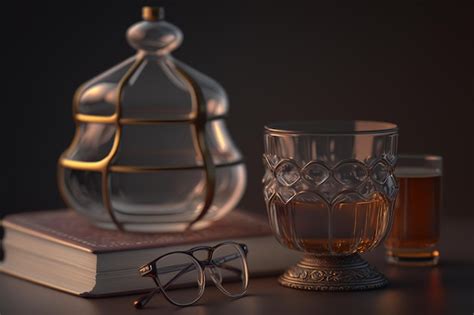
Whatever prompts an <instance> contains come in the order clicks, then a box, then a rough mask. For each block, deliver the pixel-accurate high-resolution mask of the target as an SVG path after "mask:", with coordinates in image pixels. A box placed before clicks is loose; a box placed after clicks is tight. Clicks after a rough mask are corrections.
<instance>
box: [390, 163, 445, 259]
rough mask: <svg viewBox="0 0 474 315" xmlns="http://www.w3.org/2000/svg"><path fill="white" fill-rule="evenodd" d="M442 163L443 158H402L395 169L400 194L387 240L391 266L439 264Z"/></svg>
mask: <svg viewBox="0 0 474 315" xmlns="http://www.w3.org/2000/svg"><path fill="white" fill-rule="evenodd" d="M442 163H443V159H442V158H441V157H440V156H434V155H424V156H423V155H401V156H400V158H399V160H398V162H397V167H396V169H395V174H396V175H397V180H398V182H399V186H400V192H399V194H398V198H397V201H396V203H395V211H394V220H393V226H392V230H391V232H390V234H389V236H388V238H387V240H386V241H385V248H386V250H387V251H386V258H387V261H388V262H389V263H393V264H397V265H407V266H434V265H436V264H437V263H438V260H439V251H438V250H437V247H436V246H437V242H438V239H439V211H440V208H441V176H442V172H443V165H442Z"/></svg>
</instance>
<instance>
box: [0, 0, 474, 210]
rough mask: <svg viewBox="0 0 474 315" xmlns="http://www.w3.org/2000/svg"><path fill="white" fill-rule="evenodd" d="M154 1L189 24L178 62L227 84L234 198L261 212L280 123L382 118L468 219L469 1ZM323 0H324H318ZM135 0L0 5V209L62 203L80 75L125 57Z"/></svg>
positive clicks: (473, 165) (449, 204) (471, 174)
mask: <svg viewBox="0 0 474 315" xmlns="http://www.w3.org/2000/svg"><path fill="white" fill-rule="evenodd" d="M315 2H318V1H298V0H295V1H287V2H284V3H279V2H278V1H262V0H260V1H256V0H254V1H242V0H241V1H209V0H201V1H184V0H174V1H161V2H157V3H158V4H162V5H165V6H166V9H167V20H169V21H170V22H172V23H174V24H176V25H178V26H179V27H180V28H181V29H182V31H183V32H184V35H185V39H184V43H183V45H182V46H181V48H180V49H179V50H177V51H176V52H175V54H174V55H175V56H176V57H177V58H178V59H181V60H183V61H184V62H186V63H188V64H190V65H192V66H193V67H195V68H197V69H199V70H200V71H202V72H204V73H206V74H208V75H209V76H211V77H213V78H215V79H216V80H217V81H219V82H220V83H221V84H222V85H223V86H224V87H225V88H226V90H227V92H228V95H229V98H230V102H231V111H230V117H229V119H228V126H229V129H230V131H231V134H232V135H233V137H234V140H235V141H236V143H237V144H238V146H239V147H240V149H241V150H242V152H243V153H244V155H245V157H246V159H247V166H248V175H249V176H248V188H247V193H246V195H245V197H244V198H243V200H242V202H241V204H242V206H243V207H245V208H247V209H253V210H255V211H264V210H263V209H264V204H263V200H262V194H261V186H260V185H261V184H260V179H261V176H262V174H263V170H262V166H261V158H260V156H261V153H262V128H263V125H264V124H265V123H266V122H269V121H275V120H288V119H292V120H294V119H376V120H387V121H392V122H395V123H397V124H398V125H399V127H400V143H399V151H400V152H411V153H432V154H440V155H442V156H443V157H444V158H445V178H444V183H445V186H444V187H445V205H446V207H445V209H444V210H443V211H444V212H445V213H446V214H449V215H452V216H465V215H473V213H474V211H473V210H474V209H473V208H472V203H471V202H470V199H471V197H472V195H473V194H474V184H473V183H474V154H473V146H474V130H473V124H474V120H473V116H472V114H471V113H472V112H473V109H474V105H473V97H472V91H473V80H472V79H473V68H474V67H473V56H474V49H473V47H474V44H473V31H474V22H473V21H474V18H473V14H474V8H473V5H472V1H470V2H466V3H467V4H464V3H456V2H441V1H440V2H439V4H434V3H432V2H427V3H424V4H423V3H420V2H416V3H415V2H414V1H412V2H410V4H401V3H399V2H390V3H388V2H385V1H384V2H374V3H372V4H371V5H370V6H369V5H364V4H362V3H361V2H359V1H351V2H347V3H341V2H336V1H334V2H333V1H324V2H331V3H330V4H326V3H325V4H315ZM321 2H322V1H321ZM143 3H146V2H140V1H133V0H128V1H113V2H112V1H98V0H97V1H63V2H60V3H52V2H51V1H36V2H33V1H31V2H24V1H23V2H18V3H17V4H15V6H16V7H12V8H10V7H8V6H7V7H3V9H2V15H3V17H2V24H4V25H2V30H3V31H2V35H3V36H2V37H3V38H2V42H3V44H2V54H3V58H2V59H3V67H2V70H3V71H2V79H3V80H2V90H3V93H2V95H4V97H3V104H2V107H1V108H2V113H1V117H2V121H1V128H2V130H1V135H2V138H1V141H2V143H1V154H0V156H1V163H2V164H1V165H2V166H3V171H2V174H1V175H0V197H1V199H0V200H1V203H0V211H1V214H2V215H4V214H6V213H10V212H15V211H24V210H36V209H46V208H57V207H62V206H63V202H62V200H61V198H60V196H59V194H58V191H57V187H56V161H57V158H58V156H59V155H60V153H61V152H62V151H63V150H65V149H66V147H67V146H68V145H69V143H70V141H71V140H72V136H73V132H74V124H73V121H72V117H71V100H72V96H73V93H74V90H75V89H76V88H77V87H78V86H79V85H80V84H81V83H82V82H84V81H86V80H88V79H90V78H92V77H94V76H95V75H97V74H98V73H100V72H102V71H103V70H105V69H108V68H110V67H111V66H113V65H115V64H117V63H118V62H120V61H121V60H123V59H125V58H127V57H128V56H130V55H132V54H133V53H134V51H133V50H132V49H131V48H130V47H129V46H128V44H127V43H126V41H125V37H124V34H125V31H126V29H127V27H128V26H130V25H131V24H133V23H134V22H136V21H138V20H139V19H140V7H141V5H142V4H143Z"/></svg>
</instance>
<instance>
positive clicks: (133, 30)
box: [127, 7, 183, 56]
mask: <svg viewBox="0 0 474 315" xmlns="http://www.w3.org/2000/svg"><path fill="white" fill-rule="evenodd" d="M142 12H143V21H140V22H138V23H135V24H133V25H132V26H131V27H130V28H129V29H128V31H127V41H128V43H129V44H130V45H131V46H132V47H133V48H135V49H137V50H139V51H143V52H145V53H147V54H157V55H159V56H163V55H166V54H169V53H170V52H172V51H173V50H175V49H176V48H178V47H179V45H180V44H181V42H182V41H183V33H182V32H181V30H180V29H179V28H178V27H176V26H175V25H173V24H171V23H168V22H166V21H165V20H164V9H163V8H160V7H144V8H143V11H142Z"/></svg>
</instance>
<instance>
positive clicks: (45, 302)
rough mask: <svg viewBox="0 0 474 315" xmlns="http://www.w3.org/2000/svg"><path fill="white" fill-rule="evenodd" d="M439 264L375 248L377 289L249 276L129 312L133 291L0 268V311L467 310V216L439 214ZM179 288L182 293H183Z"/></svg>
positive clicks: (472, 222)
mask: <svg viewBox="0 0 474 315" xmlns="http://www.w3.org/2000/svg"><path fill="white" fill-rule="evenodd" d="M442 223H443V224H442V227H443V229H442V240H441V244H440V252H441V260H440V265H439V266H438V267H435V268H420V267H419V268H407V267H397V266H391V265H388V264H386V263H385V262H384V258H383V254H384V249H383V247H382V246H381V247H379V248H378V249H377V250H375V251H374V252H373V253H369V254H367V255H365V256H364V257H365V258H366V259H367V260H368V261H369V262H370V263H372V264H373V265H374V266H376V267H377V268H378V269H379V270H380V271H382V272H383V273H384V274H385V275H386V276H387V278H388V279H389V280H390V285H389V286H388V287H387V288H385V289H380V290H373V291H364V292H308V291H299V290H294V289H288V288H284V287H281V286H280V285H278V283H277V280H276V277H267V278H253V279H251V280H250V286H249V290H248V294H247V296H245V297H243V298H240V299H237V300H233V299H230V298H228V297H226V296H224V295H222V294H221V293H220V292H219V291H218V290H217V289H216V288H214V287H212V286H209V287H208V288H206V292H205V293H204V296H203V297H202V299H201V300H200V301H199V302H198V303H197V304H196V305H193V306H190V307H185V308H179V307H176V306H173V305H171V304H169V303H168V302H167V301H166V300H165V299H164V298H163V297H160V296H157V297H155V298H154V299H153V300H152V301H151V302H150V304H149V305H148V306H147V308H145V309H143V310H135V309H134V308H133V306H132V304H131V302H132V301H133V299H134V298H135V297H136V296H121V297H112V298H102V299H84V298H80V297H76V296H72V295H69V294H66V293H62V292H59V291H55V290H53V289H49V288H45V287H42V286H39V285H35V284H32V283H29V282H27V281H23V280H19V279H16V278H13V277H10V276H7V275H4V274H0V314H1V315H10V314H170V313H174V312H176V313H177V314H180V315H186V314H193V315H194V314H198V315H201V314H202V315H207V314H226V315H231V314H239V315H253V314H345V313H348V314H364V315H370V314H396V315H400V314H417V315H418V314H426V315H435V314H467V315H471V314H474V233H473V231H474V219H457V220H446V219H445V220H443V222H442ZM183 293H184V291H183Z"/></svg>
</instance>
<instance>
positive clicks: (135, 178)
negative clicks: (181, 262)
mask: <svg viewBox="0 0 474 315" xmlns="http://www.w3.org/2000/svg"><path fill="white" fill-rule="evenodd" d="M163 15H164V14H163V9H162V8H154V7H144V8H143V18H144V20H143V21H141V22H138V23H136V24H134V25H132V26H131V27H130V28H129V29H128V31H127V40H128V42H129V44H130V45H131V46H132V47H134V48H135V49H136V50H137V53H136V55H134V56H133V57H130V58H129V59H127V60H125V61H123V62H122V63H120V64H118V65H117V66H115V67H113V68H112V69H110V70H107V71H105V72H104V73H102V74H100V75H98V76H97V77H95V78H93V79H92V80H90V81H88V82H86V83H84V84H83V85H82V86H81V87H79V89H78V90H77V92H76V94H75V96H74V101H73V115H74V120H75V122H76V126H77V129H76V134H75V136H74V139H73V141H72V143H71V145H70V146H69V148H68V149H67V150H66V151H65V152H64V153H63V154H62V156H61V157H60V159H59V163H58V164H59V171H58V177H59V187H60V191H61V193H62V196H63V199H64V200H65V202H66V203H67V204H68V205H69V206H70V207H71V208H73V209H75V210H76V211H78V212H79V213H81V214H83V215H85V216H87V217H89V218H90V219H91V220H92V221H93V222H94V223H95V224H96V225H98V226H100V227H104V228H109V229H115V228H118V229H121V230H127V231H142V232H163V231H182V230H185V229H187V228H190V227H192V228H193V229H199V228H204V227H206V226H208V225H209V224H210V223H211V222H212V221H215V220H217V219H219V218H221V217H222V216H224V215H225V214H227V213H228V212H229V211H231V210H232V209H233V208H234V207H235V206H236V204H237V203H238V202H239V200H240V198H241V197H242V194H243V192H244V190H245V186H246V169H245V165H244V164H243V162H242V157H241V154H240V152H239V150H238V149H237V148H236V146H235V145H234V143H233V142H232V140H231V138H230V136H229V134H228V131H227V128H226V124H225V120H224V117H225V115H226V114H227V111H228V101H227V96H226V94H225V91H224V90H223V88H222V87H221V86H220V85H219V84H218V83H217V82H216V81H214V80H213V79H211V78H209V77H207V76H205V75H203V74H201V73H199V72H198V71H196V70H194V69H192V68H191V67H189V66H187V65H185V64H184V63H182V62H180V61H178V60H176V59H174V58H173V57H172V56H171V55H170V53H171V52H172V51H173V50H175V49H176V48H177V47H178V46H179V45H180V43H181V42H182V38H183V35H182V33H181V31H180V30H179V29H178V28H177V27H176V26H174V25H172V24H170V23H168V22H166V21H164V19H163Z"/></svg>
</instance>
